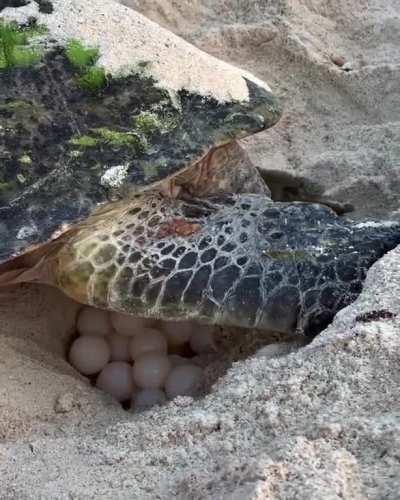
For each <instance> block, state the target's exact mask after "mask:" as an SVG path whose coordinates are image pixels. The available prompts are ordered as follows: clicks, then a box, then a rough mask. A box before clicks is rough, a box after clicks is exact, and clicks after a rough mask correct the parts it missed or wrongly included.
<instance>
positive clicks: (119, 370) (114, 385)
mask: <svg viewBox="0 0 400 500" xmlns="http://www.w3.org/2000/svg"><path fill="white" fill-rule="evenodd" d="M96 387H98V388H99V389H102V390H103V391H105V392H107V393H108V394H111V396H114V398H115V399H117V400H118V401H125V400H127V399H129V398H130V397H131V396H132V393H133V391H134V388H135V386H134V383H133V376H132V366H131V365H130V364H129V363H124V362H122V361H114V362H113V363H109V364H108V365H106V366H105V367H104V368H103V369H102V371H101V372H100V374H99V376H98V377H97V380H96Z"/></svg>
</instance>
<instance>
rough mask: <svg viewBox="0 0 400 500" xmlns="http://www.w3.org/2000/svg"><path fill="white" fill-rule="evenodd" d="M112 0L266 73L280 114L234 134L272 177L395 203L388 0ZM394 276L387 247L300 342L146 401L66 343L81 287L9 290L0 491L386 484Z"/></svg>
mask: <svg viewBox="0 0 400 500" xmlns="http://www.w3.org/2000/svg"><path fill="white" fill-rule="evenodd" d="M124 3H125V4H130V5H132V6H134V7H136V8H137V9H138V10H140V11H141V12H142V13H144V14H146V15H148V16H149V17H151V18H152V19H153V20H155V21H158V22H160V23H161V24H162V25H164V26H165V27H167V28H169V29H172V30H174V31H175V32H176V33H178V34H181V35H183V36H184V37H185V38H186V39H187V40H189V41H191V42H193V43H194V44H196V45H197V46H198V47H200V48H202V49H204V50H206V51H208V52H209V53H212V54H213V55H216V56H218V57H222V58H223V59H225V60H226V61H228V62H232V63H235V64H238V65H240V66H241V67H243V68H245V69H247V70H250V71H252V72H254V73H255V74H256V75H257V76H259V77H261V78H263V79H266V80H267V81H269V82H271V83H272V85H273V87H274V89H278V91H279V93H280V95H281V96H282V97H283V99H284V101H285V108H286V112H285V116H284V118H283V119H282V121H281V122H280V124H279V125H278V126H277V127H275V128H274V129H272V130H271V131H267V132H264V133H262V134H259V135H258V136H257V137H255V138H252V139H251V140H248V141H246V143H245V145H246V147H247V149H248V151H249V153H250V154H251V156H252V158H253V160H254V161H256V163H257V165H258V166H259V167H260V168H262V169H264V170H265V171H266V172H267V175H270V176H272V177H273V178H274V180H275V184H276V186H275V193H276V194H277V193H278V194H280V196H282V197H284V198H288V197H290V196H294V197H300V198H301V197H302V196H304V197H307V196H310V193H311V195H313V194H317V195H319V196H321V195H324V196H329V197H334V198H336V199H338V200H340V201H342V202H351V203H352V204H353V205H354V206H355V208H356V212H355V215H356V216H361V215H363V214H369V215H373V216H377V217H379V216H382V215H385V216H387V215H388V214H396V212H397V213H399V211H400V208H399V201H398V192H399V188H400V176H399V171H398V165H399V160H400V149H399V148H398V143H399V138H400V127H399V122H398V111H399V107H398V104H397V99H398V92H399V87H398V81H399V62H400V50H399V38H398V32H399V29H398V28H399V24H400V20H399V19H400V17H399V14H400V11H399V6H398V2H397V1H396V0H372V1H367V0H357V1H356V2H349V1H348V0H340V1H337V2H324V1H315V0H303V1H300V0H291V1H289V0H280V1H278V0H273V1H270V2H263V1H257V0H252V1H244V0H243V1H237V0H225V1H222V2H214V1H212V0H197V1H193V0H191V1H189V0H184V1H179V2H175V1H173V0H170V1H168V0H151V1H150V0H143V1H142V0H140V1H139V0H125V2H124ZM332 55H334V56H342V57H343V58H344V60H345V61H346V62H348V63H349V65H348V69H350V68H352V70H351V71H345V70H343V69H342V68H340V67H339V66H337V65H336V64H335V63H334V62H332V58H331V56H332ZM282 172H283V173H285V174H286V177H285V176H284V175H283V174H282ZM274 176H275V177H274ZM278 194H277V195H278ZM399 284H400V249H397V250H394V251H393V252H391V253H389V254H387V255H386V256H385V257H384V258H383V259H382V260H381V261H379V262H378V263H377V264H376V265H375V266H373V268H372V269H371V270H370V272H369V275H368V279H367V283H366V286H365V289H364V291H363V293H362V295H361V296H360V298H359V299H358V300H357V302H356V303H355V304H353V305H352V306H350V307H348V308H346V309H345V310H343V311H341V312H340V314H338V315H337V317H336V319H335V321H334V323H333V324H332V325H331V326H330V327H329V328H328V329H327V330H326V331H325V332H323V334H321V336H320V337H318V338H317V339H315V340H314V342H313V343H311V344H310V345H309V346H307V347H303V348H299V347H298V346H297V347H296V346H290V347H288V348H287V349H285V348H281V347H270V348H266V349H264V350H263V351H261V353H260V354H259V356H253V357H251V356H250V354H249V355H248V359H247V360H243V361H239V362H237V363H235V364H234V365H233V366H232V368H231V369H230V370H229V371H228V373H227V374H226V375H225V376H224V377H223V378H221V379H220V380H219V382H217V384H216V385H214V387H213V388H212V390H211V393H210V394H209V395H208V396H206V397H205V398H203V399H201V400H199V401H196V402H193V401H192V400H190V399H188V398H178V399H177V400H175V401H174V402H171V403H169V404H168V405H167V406H165V407H163V408H162V409H158V410H153V411H150V412H148V413H145V414H141V415H132V414H129V413H127V412H124V411H123V410H122V409H121V408H120V407H119V406H118V405H117V404H115V403H113V402H112V401H111V400H110V399H109V398H107V397H106V396H104V395H102V394H101V393H100V392H99V391H96V390H95V389H93V388H91V387H90V386H89V385H88V384H87V383H86V382H85V381H84V380H83V379H82V378H80V377H79V376H78V375H77V374H76V373H75V372H74V371H73V370H72V368H71V367H70V366H69V365H68V364H67V362H66V361H65V360H64V356H65V352H66V349H67V346H68V339H69V333H70V331H71V329H72V328H73V325H74V322H75V317H76V312H77V307H78V306H77V305H76V304H74V303H72V302H70V301H69V300H67V299H65V298H64V297H62V296H61V295H60V294H58V293H56V292H54V290H51V289H47V288H45V287H34V286H23V287H20V288H18V289H13V290H6V291H4V292H3V293H2V298H1V301H0V304H1V306H0V308H1V309H0V315H1V332H2V337H1V346H0V351H1V352H0V354H1V357H0V359H1V363H0V421H1V425H0V439H1V441H0V458H1V460H0V476H1V478H2V486H1V497H2V498H4V499H25V498H26V499H27V498H32V499H36V498H44V499H54V498H60V499H61V498H96V499H98V498H111V497H116V498H121V499H124V498H126V499H136V498H137V499H146V498H149V499H150V498H151V499H153V498H165V499H167V498H175V497H177V498H182V499H187V498H190V499H192V498H199V499H200V498H210V499H215V498H218V499H263V498H268V499H292V498H293V499H295V498H309V499H322V498H323V499H339V498H345V499H352V500H353V499H361V498H387V499H395V498H398V491H399V489H400V481H399V477H400V476H399V465H398V458H399V457H398V449H399V445H400V443H399V442H398V441H399V438H398V436H399V425H400V418H399V415H400V405H399V401H400V389H399V388H400V377H399V371H398V366H399V361H400V359H399V355H400V354H399V353H400V302H399V297H400V285H399Z"/></svg>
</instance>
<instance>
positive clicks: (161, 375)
mask: <svg viewBox="0 0 400 500" xmlns="http://www.w3.org/2000/svg"><path fill="white" fill-rule="evenodd" d="M170 368H171V363H170V362H169V360H168V358H167V356H166V355H165V354H162V353H159V352H147V353H145V354H142V355H141V356H140V357H139V358H137V359H136V361H135V364H134V365H133V380H134V382H135V383H136V384H137V385H138V386H139V387H141V388H142V389H159V388H160V387H163V385H164V382H165V379H166V378H167V376H168V372H169V370H170Z"/></svg>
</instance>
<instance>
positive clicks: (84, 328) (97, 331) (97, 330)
mask: <svg viewBox="0 0 400 500" xmlns="http://www.w3.org/2000/svg"><path fill="white" fill-rule="evenodd" d="M76 329H77V330H78V332H79V333H80V334H81V335H96V336H99V337H104V336H105V335H108V334H109V333H111V332H112V326H111V321H110V318H109V315H108V312H107V311H103V310H102V309H95V308H94V307H83V308H82V309H81V310H80V312H79V314H78V319H77V323H76Z"/></svg>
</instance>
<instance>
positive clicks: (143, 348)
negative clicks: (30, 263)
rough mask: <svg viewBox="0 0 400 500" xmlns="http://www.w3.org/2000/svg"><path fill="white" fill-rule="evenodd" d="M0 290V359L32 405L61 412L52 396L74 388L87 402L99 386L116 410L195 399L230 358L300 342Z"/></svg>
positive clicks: (33, 290) (47, 293)
mask: <svg viewBox="0 0 400 500" xmlns="http://www.w3.org/2000/svg"><path fill="white" fill-rule="evenodd" d="M1 294H2V297H1V301H0V303H1V305H0V314H1V329H0V332H1V335H2V338H3V339H4V340H2V342H1V344H2V348H4V347H5V346H7V349H9V352H8V354H7V353H6V352H4V353H3V356H5V359H6V360H7V359H8V360H11V359H12V358H13V357H14V360H13V362H12V365H13V367H14V369H15V370H17V372H18V373H19V374H20V379H21V384H22V387H21V388H20V390H22V392H24V390H27V391H28V390H29V391H32V387H33V386H34V387H33V392H35V393H36V392H37V393H39V394H40V397H39V398H38V400H37V405H38V406H40V405H42V406H43V407H46V408H47V409H49V408H50V406H51V407H52V408H53V411H54V409H55V410H56V412H57V411H58V412H61V413H63V412H65V411H64V409H63V407H62V406H61V407H60V405H59V400H60V398H62V397H63V394H65V393H72V394H73V393H74V392H75V391H78V392H80V393H81V394H82V393H91V394H92V397H94V398H95V399H96V398H97V399H99V395H100V392H99V391H104V392H107V393H109V394H111V397H113V398H114V399H115V403H116V404H117V402H119V403H120V405H121V407H122V408H123V409H124V410H128V411H134V412H135V411H144V410H147V409H149V408H150V407H152V406H158V405H161V404H167V403H168V401H170V400H172V399H174V398H175V397H176V396H179V395H182V396H189V397H191V398H193V399H197V398H201V397H203V396H204V395H206V394H208V393H209V392H210V391H211V390H212V386H213V385H214V384H215V382H216V381H217V380H218V379H219V378H220V377H222V376H223V375H224V374H225V372H226V371H227V370H228V369H229V368H230V367H231V366H232V363H233V362H235V361H239V360H244V359H246V358H250V357H253V356H257V357H263V358H265V359H268V358H271V357H277V356H281V355H285V354H287V353H289V352H293V351H294V350H296V349H298V348H300V347H302V345H304V344H302V343H299V341H298V339H295V338H290V337H284V336H282V335H280V334H275V333H271V332H262V331H257V330H245V329H236V328H221V327H214V326H207V325H200V324H196V323H195V322H188V321H185V322H182V323H174V322H166V321H158V320H157V321H156V320H143V319H140V318H135V317H133V316H125V315H121V314H117V313H110V312H108V311H103V310H100V309H95V308H90V307H88V306H83V305H82V304H78V303H76V302H74V301H72V300H70V299H69V298H67V297H66V296H64V295H63V294H62V293H61V292H58V291H57V290H54V289H53V288H50V287H47V286H44V285H32V284H27V285H25V284H24V285H19V286H14V287H10V288H8V289H3V290H2V292H1ZM80 344H81V345H80ZM124 349H125V352H124ZM10 352H12V354H10ZM16 357H17V358H18V359H20V362H16V361H15V358H16ZM93 358H95V359H93ZM3 359H4V358H3ZM6 362H7V361H6ZM19 363H20V364H19ZM96 363H97V364H96ZM10 369H11V368H10ZM24 372H25V374H24ZM30 372H32V373H34V374H35V376H32V375H30ZM18 377H19V375H18V376H17V378H18ZM28 378H29V379H30V382H29V384H28V385H29V387H25V386H24V383H23V381H24V380H25V381H26V380H27V379H28ZM49 379H51V380H50V381H49ZM90 385H91V386H94V387H96V389H95V390H93V389H91V388H90ZM104 398H105V399H104ZM104 398H103V401H107V400H108V401H109V400H110V396H105V395H104ZM99 401H102V397H100V399H99ZM117 407H118V406H117ZM57 408H58V410H57ZM60 408H61V410H60ZM39 413H40V412H39Z"/></svg>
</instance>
